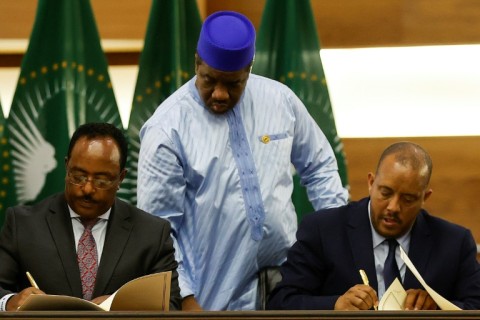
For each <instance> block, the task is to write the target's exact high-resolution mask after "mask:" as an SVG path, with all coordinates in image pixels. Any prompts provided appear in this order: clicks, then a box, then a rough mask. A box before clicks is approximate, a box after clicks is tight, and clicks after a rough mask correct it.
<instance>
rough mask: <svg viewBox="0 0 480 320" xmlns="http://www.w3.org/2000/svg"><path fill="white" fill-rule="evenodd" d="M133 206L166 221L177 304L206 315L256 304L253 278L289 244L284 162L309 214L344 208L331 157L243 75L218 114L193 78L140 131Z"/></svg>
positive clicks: (278, 97)
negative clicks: (235, 96)
mask: <svg viewBox="0 0 480 320" xmlns="http://www.w3.org/2000/svg"><path fill="white" fill-rule="evenodd" d="M140 139H141V148H140V155H139V162H138V184H137V193H138V194H137V196H138V207H139V208H141V209H143V210H145V211H147V212H150V213H152V214H154V215H158V216H161V217H163V218H166V219H168V220H169V221H170V222H171V224H172V236H173V238H174V244H175V249H176V252H175V254H176V258H177V261H178V262H179V268H178V272H179V283H180V288H181V294H182V296H183V297H185V296H188V295H192V294H193V295H195V298H196V299H197V301H198V302H199V303H200V305H201V306H202V307H203V308H204V309H207V310H254V309H256V308H257V307H258V297H257V295H258V294H257V284H258V276H257V273H258V271H259V270H260V269H261V268H263V267H267V266H278V265H280V264H281V263H282V262H283V261H284V260H285V259H286V253H287V250H288V248H289V247H290V246H291V245H292V244H293V242H294V240H295V232H296V229H297V216H296V213H295V209H294V207H293V204H292V201H291V194H292V190H293V180H292V165H291V164H293V165H294V167H295V169H296V170H297V172H298V174H299V175H300V178H301V182H302V183H303V184H304V185H305V186H306V187H307V191H308V196H309V199H310V201H311V202H312V204H313V206H314V208H315V209H320V208H328V207H334V206H339V205H344V204H345V203H346V202H347V191H346V190H345V189H344V188H343V187H342V185H341V181H340V177H339V174H338V170H337V163H336V160H335V156H334V154H333V151H332V149H331V147H330V145H329V143H328V141H327V139H326V138H325V136H324V134H323V133H322V131H321V130H320V129H319V127H318V126H317V124H316V123H315V121H314V120H313V119H312V118H311V116H310V115H309V113H308V111H307V110H306V108H305V106H304V105H303V104H302V102H301V101H300V100H299V99H298V98H297V97H296V96H295V94H294V93H293V92H292V91H291V90H290V89H289V88H288V87H286V86H284V85H283V84H281V83H279V82H276V81H273V80H270V79H267V78H264V77H260V76H257V75H253V74H251V75H250V77H249V80H248V82H247V86H246V88H245V92H244V93H243V95H242V97H241V99H240V101H239V102H238V104H237V105H236V106H235V108H234V109H233V110H230V111H228V112H227V113H225V114H223V115H218V114H213V113H212V112H210V111H209V110H208V109H207V108H206V107H205V105H204V103H203V102H202V100H201V98H200V96H199V94H198V91H197V89H196V87H195V78H193V79H192V80H190V81H189V82H188V83H186V84H185V85H183V86H182V87H181V88H179V89H178V90H177V91H176V92H175V93H173V94H172V95H171V96H170V97H169V98H168V99H166V100H165V101H164V102H163V103H162V104H161V105H160V107H159V108H157V110H156V112H155V113H154V115H153V116H152V117H151V118H150V119H149V120H148V121H147V122H146V123H145V124H144V126H143V127H142V129H141V132H140Z"/></svg>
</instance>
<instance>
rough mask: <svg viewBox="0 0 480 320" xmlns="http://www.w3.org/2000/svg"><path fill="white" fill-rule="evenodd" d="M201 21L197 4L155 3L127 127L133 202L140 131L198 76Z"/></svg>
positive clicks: (185, 1) (192, 1)
mask: <svg viewBox="0 0 480 320" xmlns="http://www.w3.org/2000/svg"><path fill="white" fill-rule="evenodd" d="M200 28H201V19H200V14H199V11H198V7H197V1H196V0H153V2H152V7H151V10H150V18H149V21H148V26H147V32H146V36H145V45H144V48H143V51H142V54H141V56H140V65H139V71H138V78H137V84H136V86H135V93H134V97H133V102H132V111H131V114H130V120H129V125H128V137H129V140H130V146H129V147H130V155H129V159H130V160H129V174H128V176H127V179H125V180H128V181H130V182H131V183H132V190H133V191H134V192H133V194H132V198H131V202H132V203H136V181H137V162H138V153H139V150H140V140H139V137H138V135H139V131H140V129H141V127H142V125H143V124H144V122H145V121H146V120H147V119H148V118H149V117H150V116H151V115H152V114H153V112H154V111H155V109H156V108H157V107H158V105H159V104H160V103H161V102H162V101H164V100H165V99H166V98H167V97H168V96H169V95H170V94H172V93H173V92H174V91H175V90H177V89H178V88H179V87H180V86H181V85H183V84H184V83H185V82H186V81H188V80H189V79H190V78H191V77H192V76H193V75H194V74H195V58H194V57H195V51H196V48H197V39H198V35H199V34H200Z"/></svg>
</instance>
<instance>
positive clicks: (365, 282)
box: [359, 269, 377, 310]
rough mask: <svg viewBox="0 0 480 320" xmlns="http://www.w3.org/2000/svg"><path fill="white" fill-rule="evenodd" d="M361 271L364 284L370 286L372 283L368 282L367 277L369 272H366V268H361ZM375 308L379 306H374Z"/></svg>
mask: <svg viewBox="0 0 480 320" xmlns="http://www.w3.org/2000/svg"><path fill="white" fill-rule="evenodd" d="M359 272H360V277H362V281H363V284H364V285H367V286H369V285H370V283H369V282H368V277H367V273H366V272H365V270H363V269H360V270H359ZM373 308H374V309H375V310H377V306H373Z"/></svg>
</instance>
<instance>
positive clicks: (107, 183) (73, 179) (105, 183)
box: [67, 172, 120, 190]
mask: <svg viewBox="0 0 480 320" xmlns="http://www.w3.org/2000/svg"><path fill="white" fill-rule="evenodd" d="M119 178H120V177H117V178H116V179H114V180H107V179H97V178H89V177H88V176H86V175H83V174H75V173H70V172H67V181H68V182H69V183H71V184H73V185H76V186H79V187H84V186H85V185H86V184H87V182H89V181H90V183H91V184H92V186H93V187H94V188H95V189H100V190H108V189H110V188H111V187H113V186H114V185H115V184H116V183H117V182H118V180H119Z"/></svg>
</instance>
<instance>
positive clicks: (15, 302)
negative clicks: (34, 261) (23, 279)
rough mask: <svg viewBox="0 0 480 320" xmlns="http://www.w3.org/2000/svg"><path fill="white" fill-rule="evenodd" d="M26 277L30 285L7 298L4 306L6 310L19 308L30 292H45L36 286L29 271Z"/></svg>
mask: <svg viewBox="0 0 480 320" xmlns="http://www.w3.org/2000/svg"><path fill="white" fill-rule="evenodd" d="M27 278H28V281H29V282H30V285H31V287H28V288H25V289H23V290H22V291H20V292H19V293H17V294H15V295H13V296H12V297H11V298H10V299H8V302H7V306H6V310H7V311H16V310H18V308H20V306H21V305H23V304H24V303H25V300H27V298H28V296H30V295H31V294H45V292H43V291H42V290H40V289H39V288H38V286H37V283H36V282H35V280H34V279H33V277H32V275H31V274H30V273H29V272H27Z"/></svg>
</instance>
